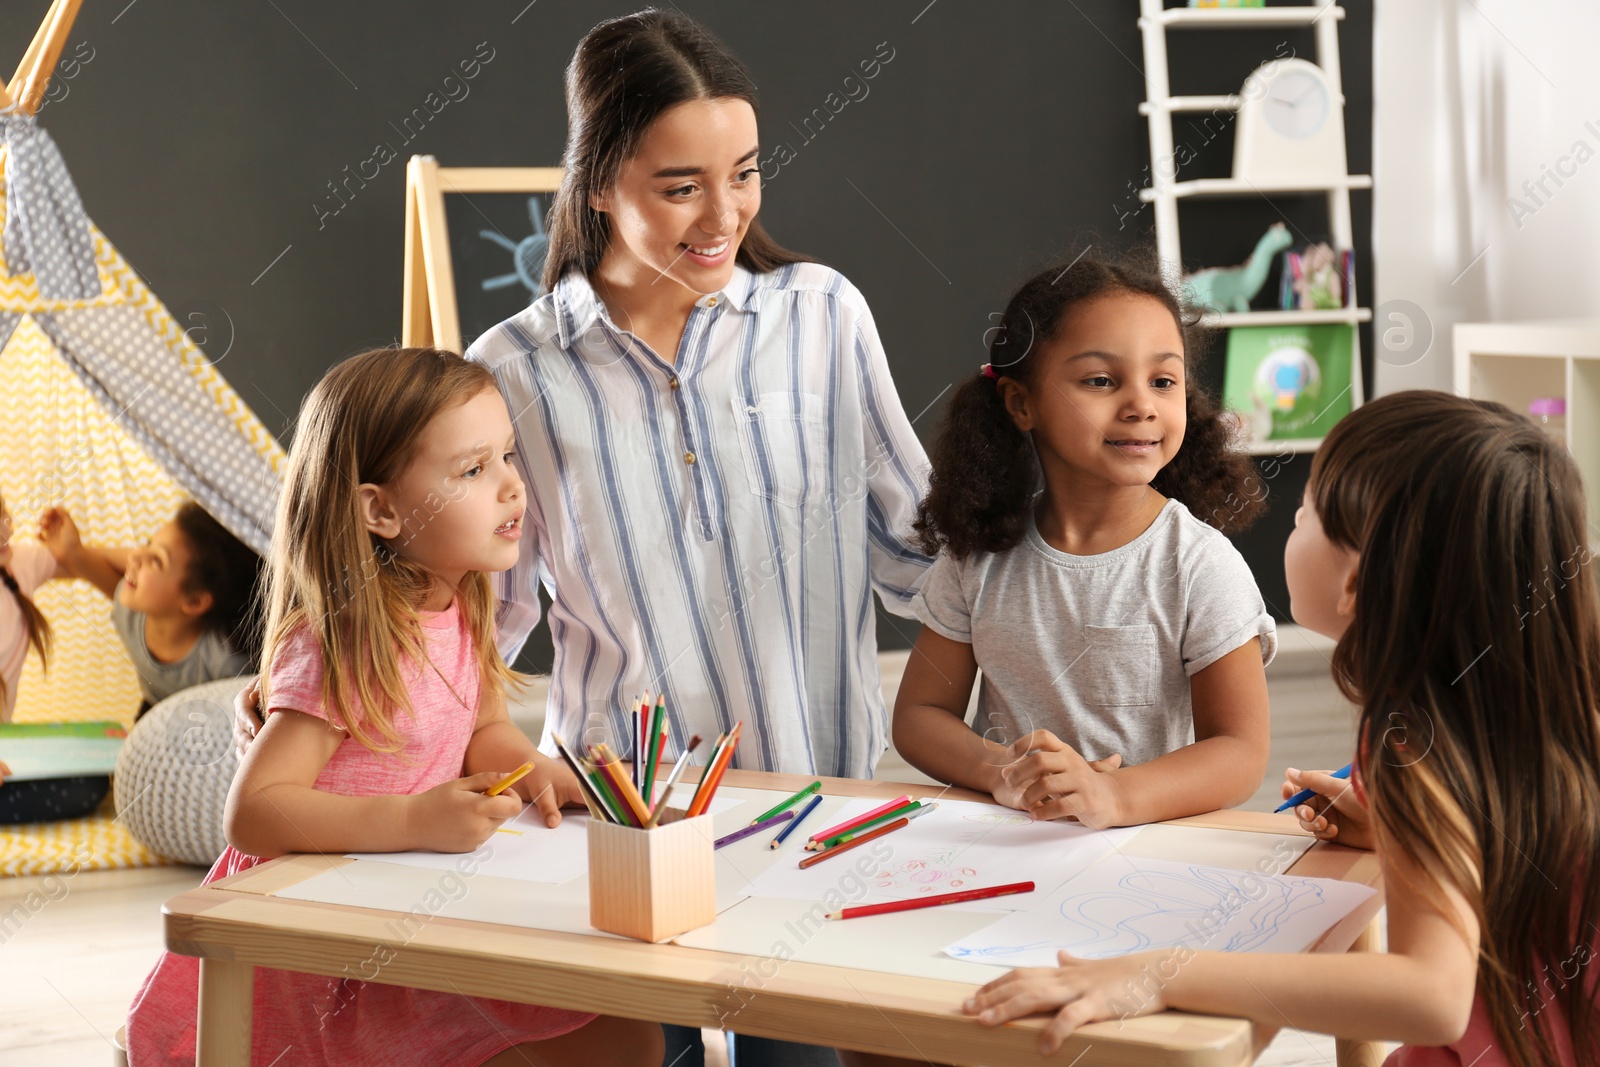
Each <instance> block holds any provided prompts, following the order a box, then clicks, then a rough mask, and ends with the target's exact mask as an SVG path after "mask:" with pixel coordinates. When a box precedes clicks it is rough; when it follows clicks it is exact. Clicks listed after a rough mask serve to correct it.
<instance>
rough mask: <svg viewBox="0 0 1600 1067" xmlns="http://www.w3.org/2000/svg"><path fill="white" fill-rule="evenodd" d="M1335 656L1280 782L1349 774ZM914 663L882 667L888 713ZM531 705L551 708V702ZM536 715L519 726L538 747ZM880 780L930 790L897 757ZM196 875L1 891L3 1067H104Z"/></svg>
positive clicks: (1300, 667) (1290, 710)
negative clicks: (1290, 776) (1305, 775)
mask: <svg viewBox="0 0 1600 1067" xmlns="http://www.w3.org/2000/svg"><path fill="white" fill-rule="evenodd" d="M1330 650H1331V645H1330V644H1329V643H1328V642H1326V641H1324V640H1322V639H1321V638H1317V637H1315V636H1314V635H1310V634H1307V633H1306V632H1305V631H1302V630H1299V629H1298V628H1297V627H1287V628H1285V630H1284V631H1283V632H1282V634H1281V637H1280V653H1279V657H1278V660H1277V661H1276V662H1275V663H1274V664H1273V666H1272V667H1271V668H1269V670H1268V680H1269V684H1270V688H1271V694H1272V709H1273V728H1272V732H1273V746H1272V749H1273V750H1272V762H1271V764H1270V766H1271V767H1272V768H1273V771H1274V774H1276V773H1277V772H1280V771H1281V770H1282V768H1284V767H1286V766H1297V767H1337V766H1342V765H1343V764H1345V763H1348V762H1349V759H1350V751H1351V738H1352V736H1353V730H1354V723H1355V718H1354V712H1353V709H1352V708H1351V707H1350V705H1348V704H1347V703H1346V702H1345V701H1344V700H1343V699H1342V698H1341V697H1340V696H1339V694H1338V693H1337V691H1336V690H1335V689H1334V687H1333V683H1332V682H1331V681H1330V680H1329V677H1328V668H1327V663H1326V660H1327V656H1328V654H1329V652H1330ZM904 662H905V656H904V654H903V653H900V654H885V655H884V657H883V674H884V691H885V694H886V696H887V697H888V699H889V700H890V702H891V704H892V701H893V694H894V691H895V690H896V689H897V688H898V686H899V682H900V670H901V668H902V667H903V664H904ZM531 696H532V699H534V700H535V701H542V695H539V694H533V695H531ZM537 718H538V713H537V710H536V709H534V708H524V709H522V710H521V712H520V715H519V721H520V723H521V724H522V725H523V727H524V729H528V730H532V731H534V734H535V736H537ZM878 777H879V778H885V779H891V780H899V781H916V780H925V779H922V776H921V775H919V774H918V773H917V772H916V771H913V770H912V769H911V768H910V767H908V766H906V764H905V763H904V762H903V761H901V760H900V759H899V757H898V755H897V754H896V753H894V752H890V753H889V754H888V755H887V756H885V757H884V760H883V762H882V763H881V764H880V765H879V768H878ZM1278 782H1279V779H1278V778H1276V777H1271V776H1269V780H1268V781H1267V782H1265V783H1263V785H1262V788H1261V790H1260V792H1258V793H1257V794H1256V797H1255V798H1254V799H1253V800H1252V802H1251V803H1250V804H1248V805H1246V806H1247V807H1249V808H1252V809H1265V810H1270V809H1271V808H1272V807H1273V806H1276V804H1277V799H1278V793H1277V789H1278ZM204 873H205V872H204V871H201V870H199V869H196V868H189V867H167V868H155V869H149V870H137V871H105V872H84V873H82V874H79V875H77V876H76V877H73V878H68V879H37V878H10V879H0V975H4V981H3V983H0V1063H3V1064H5V1065H6V1067H107V1065H109V1064H111V1062H112V1056H113V1052H112V1046H111V1035H112V1034H113V1033H114V1032H115V1031H116V1029H117V1027H118V1026H120V1025H121V1024H122V1021H123V1017H124V1015H125V1014H126V1012H127V1007H128V1004H129V1002H130V1001H131V1000H132V999H133V994H134V992H135V991H136V990H137V989H138V986H139V983H140V981H141V980H142V979H143V978H144V975H145V973H146V972H147V971H148V970H149V968H150V966H151V964H152V963H153V962H154V961H155V958H156V956H157V954H158V953H159V951H160V949H161V945H162V934H161V904H162V902H163V901H165V900H167V899H168V898H169V897H172V896H175V895H176V894H178V893H180V892H182V891H184V890H186V889H189V888H192V887H194V886H196V885H198V884H199V882H200V878H201V877H202V876H203V874H204ZM1333 1062H1334V1049H1333V1041H1332V1039H1331V1038H1326V1037H1322V1036H1320V1035H1314V1034H1304V1033H1301V1032H1299V1031H1285V1032H1283V1033H1280V1034H1279V1035H1278V1038H1277V1040H1276V1041H1274V1042H1273V1044H1272V1045H1271V1047H1269V1049H1268V1050H1267V1052H1266V1053H1265V1054H1264V1055H1263V1056H1262V1058H1261V1059H1260V1061H1259V1063H1261V1064H1263V1065H1272V1067H1286V1065H1290V1064H1304V1065H1308V1067H1310V1065H1316V1067H1323V1065H1331V1064H1333Z"/></svg>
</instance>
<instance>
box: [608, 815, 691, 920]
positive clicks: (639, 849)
mask: <svg viewBox="0 0 1600 1067" xmlns="http://www.w3.org/2000/svg"><path fill="white" fill-rule="evenodd" d="M714 845H715V831H713V829H712V827H711V816H709V815H698V816H696V817H695V818H692V819H686V818H684V817H683V813H682V812H679V811H676V810H670V811H667V812H666V813H665V814H663V816H662V818H661V822H660V824H659V825H657V826H656V828H655V829H653V830H638V829H635V828H634V827H631V826H618V825H617V824H616V823H609V822H605V821H604V820H601V819H591V820H590V821H589V925H590V926H593V927H594V928H595V929H597V930H605V931H607V932H608V933H613V934H621V935H622V936H623V937H632V938H636V939H638V940H640V941H664V940H666V939H667V938H669V937H676V936H677V935H679V934H681V933H684V932H686V931H689V930H693V929H694V928H695V927H697V926H705V925H706V924H707V923H709V922H711V921H713V920H714V919H715V918H716V917H717V885H716V874H717V861H716V852H715V851H714Z"/></svg>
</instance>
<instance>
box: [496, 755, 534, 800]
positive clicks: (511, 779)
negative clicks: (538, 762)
mask: <svg viewBox="0 0 1600 1067" xmlns="http://www.w3.org/2000/svg"><path fill="white" fill-rule="evenodd" d="M531 770H533V764H531V763H524V764H523V765H522V766H520V767H518V768H517V769H516V770H514V771H512V772H511V773H510V774H508V775H506V776H505V777H504V778H502V779H500V780H499V781H498V782H496V783H495V784H494V785H493V787H491V788H490V790H489V791H488V792H487V793H485V794H484V796H486V797H497V796H499V795H500V794H501V793H504V792H505V791H506V790H507V789H510V788H511V787H512V786H514V785H516V784H517V782H518V781H519V780H520V779H521V778H522V776H523V775H525V774H527V773H528V772H529V771H531Z"/></svg>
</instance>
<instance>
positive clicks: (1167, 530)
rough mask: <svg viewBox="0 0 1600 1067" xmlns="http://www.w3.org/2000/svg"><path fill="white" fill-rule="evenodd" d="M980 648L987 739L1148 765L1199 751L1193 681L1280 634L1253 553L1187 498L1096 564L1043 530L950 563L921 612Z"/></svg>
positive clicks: (979, 725) (980, 726) (1270, 649)
mask: <svg viewBox="0 0 1600 1067" xmlns="http://www.w3.org/2000/svg"><path fill="white" fill-rule="evenodd" d="M912 603H913V607H914V609H915V610H916V613H917V616H918V618H920V619H921V620H922V621H923V623H924V624H926V625H927V626H929V627H931V628H932V629H933V630H934V631H935V632H936V633H939V634H941V635H943V636H944V637H947V638H949V639H950V640H952V641H960V642H962V643H964V644H970V645H972V651H973V655H974V656H975V657H976V659H977V661H978V666H979V667H980V668H981V669H982V671H983V682H982V684H981V686H980V687H979V690H978V713H977V718H976V720H975V721H974V723H973V729H975V730H976V731H977V732H978V733H979V734H980V735H982V736H984V737H986V738H988V739H989V740H991V741H997V742H999V743H1001V744H1009V743H1011V742H1013V741H1015V740H1017V739H1018V738H1020V737H1022V736H1023V735H1024V734H1027V733H1029V732H1030V731H1032V730H1038V729H1044V730H1049V731H1051V732H1052V733H1054V734H1055V735H1056V736H1057V737H1059V738H1061V740H1063V741H1065V742H1066V743H1067V744H1069V745H1071V746H1072V747H1073V748H1075V749H1077V750H1078V752H1079V753H1081V754H1082V755H1083V756H1084V758H1086V759H1091V760H1095V759H1104V758H1105V757H1107V756H1109V755H1111V754H1112V753H1113V752H1120V753H1121V754H1122V760H1123V763H1124V764H1134V763H1145V762H1148V761H1150V760H1152V759H1155V758H1156V757H1158V756H1163V755H1166V754H1167V753H1168V752H1172V751H1174V750H1175V749H1179V748H1182V747H1183V746H1185V745H1188V744H1192V743H1193V742H1194V715H1193V710H1192V707H1191V705H1190V702H1189V677H1190V676H1191V675H1193V674H1195V673H1197V672H1199V671H1202V670H1204V669H1205V668H1207V667H1209V666H1211V664H1213V663H1215V662H1216V661H1217V660H1219V659H1221V658H1222V657H1223V656H1225V655H1227V654H1228V653H1229V652H1232V651H1233V650H1234V649H1236V648H1238V647H1239V646H1240V645H1243V644H1244V643H1245V642H1246V641H1249V640H1251V639H1252V638H1257V637H1259V638H1260V639H1261V659H1262V662H1263V663H1270V662H1271V661H1272V657H1273V655H1274V654H1275V653H1276V652H1277V650H1278V633H1277V627H1276V625H1275V624H1274V623H1273V621H1272V616H1271V615H1269V614H1267V611H1266V608H1265V606H1264V605H1263V604H1262V600H1261V592H1260V590H1258V589H1257V588H1256V583H1255V578H1254V577H1253V576H1252V575H1251V574H1250V568H1249V567H1248V566H1246V565H1245V561H1244V557H1242V556H1240V555H1239V551H1238V549H1236V548H1234V547H1233V545H1232V544H1231V543H1230V542H1229V541H1228V539H1227V538H1226V537H1224V536H1223V535H1222V534H1220V533H1218V532H1217V531H1216V530H1214V529H1212V528H1211V527H1210V526H1207V525H1206V524H1205V523H1203V522H1201V521H1200V520H1199V519H1196V518H1195V517H1194V516H1193V515H1191V514H1189V509H1188V508H1186V507H1184V506H1183V505H1182V504H1181V503H1179V502H1178V501H1176V500H1170V501H1168V502H1167V505H1166V507H1164V508H1163V509H1162V510H1161V514H1160V515H1158V516H1157V517H1156V520H1155V521H1154V522H1153V523H1151V524H1150V527H1149V529H1147V530H1145V531H1144V532H1143V533H1142V534H1140V535H1139V536H1138V537H1136V538H1134V539H1133V540H1132V541H1129V542H1128V543H1127V544H1125V545H1123V546H1122V547H1121V548H1115V549H1112V550H1111V551H1110V552H1103V553H1101V554H1099V555H1094V556H1072V555H1068V554H1067V553H1065V552H1058V551H1056V550H1055V549H1054V548H1051V547H1050V546H1049V545H1048V544H1047V543H1045V540H1044V538H1043V537H1041V536H1040V535H1039V531H1038V528H1037V527H1036V526H1035V525H1034V523H1033V522H1031V521H1030V522H1029V523H1028V533H1027V537H1026V538H1025V539H1024V540H1023V541H1022V542H1021V543H1020V544H1018V545H1017V546H1016V547H1015V548H1012V549H1010V550H1009V551H1006V552H1000V553H992V552H980V553H974V554H973V555H971V556H968V557H967V558H966V559H965V560H956V559H954V558H953V557H951V556H949V555H941V556H940V557H939V559H938V561H937V562H935V563H934V565H933V568H932V569H931V570H930V571H929V572H928V577H927V580H926V581H925V582H924V583H923V585H922V590H921V591H920V592H919V593H918V594H917V597H916V599H915V600H914V601H913V602H912Z"/></svg>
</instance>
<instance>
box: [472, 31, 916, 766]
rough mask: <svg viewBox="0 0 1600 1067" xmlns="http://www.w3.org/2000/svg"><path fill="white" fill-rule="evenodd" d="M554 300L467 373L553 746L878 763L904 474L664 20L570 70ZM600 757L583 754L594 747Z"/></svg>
mask: <svg viewBox="0 0 1600 1067" xmlns="http://www.w3.org/2000/svg"><path fill="white" fill-rule="evenodd" d="M567 108H568V116H567V117H568V137H567V145H566V150H565V153H564V155H563V159H562V163H563V166H564V167H565V168H566V170H565V174H564V175H563V178H562V183H561V189H560V191H559V192H558V193H557V194H556V197H555V201H554V204H553V206H552V208H551V212H550V221H549V227H548V231H549V235H550V250H549V258H548V259H547V261H546V264H545V272H544V282H545V285H546V287H547V288H548V289H549V290H550V292H549V293H548V294H547V295H545V296H543V297H541V298H540V299H539V300H537V301H536V302H535V303H534V304H533V305H532V306H530V307H529V308H528V309H527V310H525V311H523V312H522V313H520V314H518V315H516V316H514V317H512V318H510V319H508V320H506V321H505V322H503V323H501V324H500V325H499V326H497V327H495V328H494V329H493V330H491V331H489V332H488V333H487V334H485V335H484V336H483V337H482V338H480V339H479V340H478V341H477V342H476V343H475V344H474V345H473V346H472V348H471V349H470V350H469V352H468V353H467V355H468V358H470V359H475V360H478V361H481V362H482V363H484V364H485V365H486V366H488V367H489V369H490V370H492V371H493V372H494V375H495V378H496V380H497V381H498V382H499V385H500V389H501V391H502V393H504V395H505V398H506V401H507V403H508V405H509V406H510V408H511V413H512V418H513V422H514V424H515V427H516V434H517V452H518V455H519V457H520V459H521V462H522V466H523V471H524V473H523V477H524V480H525V481H526V483H527V485H528V490H529V491H528V500H529V506H528V512H527V515H526V518H525V519H524V523H525V529H524V531H523V538H522V552H521V559H520V561H519V562H518V563H517V565H516V567H515V568H514V569H513V570H511V571H509V572H507V573H506V574H504V575H500V576H497V580H498V582H499V585H498V593H499V595H500V599H501V605H500V615H499V625H500V634H501V650H502V652H504V653H505V654H506V658H507V659H508V660H509V659H511V658H512V656H513V654H514V653H515V652H516V650H518V649H520V648H521V646H522V644H523V642H524V641H525V640H526V639H527V636H528V633H529V632H530V631H531V630H532V629H533V627H534V625H535V624H536V623H537V622H538V619H539V601H538V597H537V583H541V582H542V583H543V584H544V586H545V588H546V589H547V591H548V592H549V593H550V596H551V599H552V601H553V604H552V607H551V608H550V628H551V632H552V634H553V636H554V641H555V662H554V666H553V669H552V671H551V685H550V701H549V710H548V714H547V716H546V719H545V736H544V738H543V739H542V744H541V747H542V748H544V749H545V751H547V752H549V751H552V748H551V745H550V733H551V731H556V732H559V733H561V734H562V735H563V736H564V737H569V738H574V739H579V738H583V737H585V736H594V735H593V734H592V733H591V731H595V730H596V728H599V729H600V730H603V731H604V737H605V738H606V739H609V740H611V741H613V742H614V743H620V745H619V747H622V748H626V747H631V742H630V741H628V740H626V738H627V737H628V734H627V732H626V731H625V730H624V728H623V709H624V707H625V706H626V704H627V701H628V700H629V698H630V697H632V696H634V695H635V694H637V693H639V692H641V691H644V690H647V689H648V690H651V691H653V692H662V693H665V694H666V698H667V709H668V712H669V714H670V726H671V741H670V743H669V754H671V753H676V752H677V751H679V750H680V749H681V746H683V745H684V744H686V743H687V741H688V739H689V737H690V736H691V735H693V734H700V735H701V736H703V737H704V738H705V742H706V743H705V745H704V746H703V747H702V748H701V750H700V753H699V755H700V758H701V759H704V758H705V754H706V752H707V751H708V750H709V748H710V742H711V741H712V740H713V739H714V738H715V737H716V735H717V734H718V733H720V732H723V731H726V730H729V729H731V728H732V727H733V724H734V723H735V721H738V720H741V719H742V720H743V721H744V733H743V739H742V741H741V742H740V746H739V750H738V754H737V757H736V759H735V766H738V767H745V768H757V769H762V770H774V771H792V772H799V773H805V774H820V775H838V776H844V777H852V778H867V777H870V776H871V775H872V771H873V767H874V765H875V764H876V763H877V761H878V758H879V756H880V755H882V753H883V751H884V749H885V748H886V747H887V744H888V716H887V712H886V710H885V708H884V704H883V698H882V695H881V691H880V688H879V677H878V660H877V642H876V637H875V631H874V618H873V610H872V591H873V590H874V589H876V590H877V592H878V594H879V596H880V597H881V598H882V599H883V602H884V604H885V606H886V607H887V608H888V609H889V610H890V611H893V612H895V613H896V614H899V615H904V616H907V617H909V616H910V615H911V612H910V609H909V602H910V599H911V596H912V594H913V593H914V592H915V590H916V588H917V586H918V585H919V583H920V582H921V579H922V576H923V574H924V572H925V570H926V568H927V567H928V565H929V564H930V563H931V560H930V559H929V558H928V557H926V556H924V555H923V554H922V553H920V552H919V551H917V550H916V549H914V548H912V547H911V545H910V544H909V541H908V535H909V533H910V523H911V520H912V518H913V516H914V513H915V510H916V506H917V502H918V500H919V499H920V498H921V496H922V495H923V493H924V492H925V490H926V477H927V474H926V468H927V461H926V458H925V456H924V454H923V450H922V447H921V445H920V444H919V442H918V441H917V438H916V436H915V434H913V432H912V430H911V425H910V423H909V422H908V421H907V419H906V416H905V412H904V410H903V409H902V407H901V405H900V400H899V397H898V395H897V394H896V392H895V388H894V383H893V382H892V381H891V380H890V377H889V369H888V365H887V363H886V361H885V358H884V353H883V347H882V345H881V344H880V342H879V340H878V334H877V329H876V327H875V326H874V324H873V320H872V314H871V312H870V311H869V310H868V308H867V305H866V302H865V301H864V300H863V298H862V296H861V293H860V292H859V291H858V290H857V289H856V288H855V286H853V285H851V284H850V282H849V281H847V280H846V279H845V278H844V277H843V276H842V275H840V274H839V273H838V272H837V271H834V270H831V269H829V268H828V267H824V266H822V265H821V264H817V263H811V262H807V261H806V260H805V259H804V257H802V256H800V255H797V254H796V253H793V252H790V251H787V250H786V249H784V248H782V247H780V246H779V245H777V244H776V243H775V242H774V241H773V240H772V239H771V238H770V237H768V236H767V234H766V232H765V231H764V230H763V229H762V228H761V224H760V223H759V222H758V221H757V218H756V215H757V212H758V211H759V210H760V208H761V173H760V169H759V167H760V156H759V147H760V139H759V137H758V136H757V129H756V95H755V86H754V84H753V83H752V82H751V80H750V77H749V75H748V74H747V73H746V71H745V70H744V68H743V67H742V66H741V65H740V64H739V63H738V61H737V60H734V59H733V58H732V57H731V56H729V55H728V53H727V52H726V51H725V50H724V48H723V47H722V45H721V44H720V43H719V42H717V41H716V40H715V39H713V38H712V37H711V36H710V35H709V34H707V33H706V31H705V30H703V29H701V28H700V27H699V26H698V25H696V24H695V23H694V22H693V21H691V20H690V19H688V18H687V17H685V16H683V15H680V14H678V13H676V12H662V11H646V12H641V13H639V14H636V15H631V16H628V17H626V18H620V19H615V20H612V21H609V22H605V23H602V24H601V25H599V26H597V27H595V28H594V29H593V30H591V31H590V32H589V33H588V35H586V36H585V37H584V39H583V41H582V42H581V43H580V44H579V46H578V49H577V52H576V54H575V55H574V57H573V60H572V64H571V66H570V67H569V68H568V70H567ZM595 739H597V740H598V739H600V738H599V737H596V738H595Z"/></svg>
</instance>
